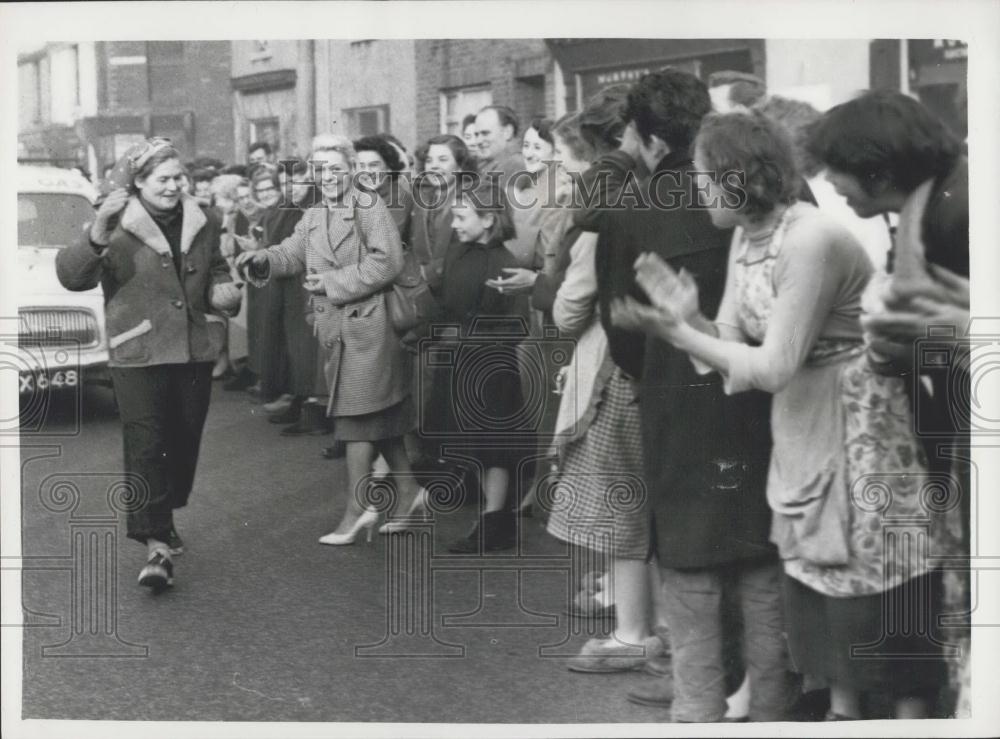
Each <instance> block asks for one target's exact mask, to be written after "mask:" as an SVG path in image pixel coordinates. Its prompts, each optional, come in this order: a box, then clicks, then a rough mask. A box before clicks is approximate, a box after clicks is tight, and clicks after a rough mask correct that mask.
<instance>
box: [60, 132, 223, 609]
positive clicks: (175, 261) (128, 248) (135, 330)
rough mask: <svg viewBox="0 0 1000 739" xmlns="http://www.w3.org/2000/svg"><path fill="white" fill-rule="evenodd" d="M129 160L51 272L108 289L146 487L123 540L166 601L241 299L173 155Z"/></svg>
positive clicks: (127, 437)
mask: <svg viewBox="0 0 1000 739" xmlns="http://www.w3.org/2000/svg"><path fill="white" fill-rule="evenodd" d="M126 158H127V166H128V172H129V175H130V177H129V179H130V183H129V185H128V187H127V188H123V189H119V190H115V191H113V192H112V193H111V194H109V195H108V197H107V198H106V199H105V200H104V202H103V203H102V204H101V206H100V207H99V209H98V210H97V214H96V218H95V220H94V223H93V225H92V226H91V228H90V232H89V234H87V236H86V237H85V240H84V241H83V242H81V243H79V244H76V245H74V246H70V247H67V248H66V249H64V250H62V251H60V252H59V254H58V256H57V257H56V273H57V275H58V277H59V281H60V282H61V283H62V284H63V286H64V287H66V288H67V289H69V290H90V289H92V288H94V287H96V286H97V285H98V284H100V285H101V287H102V289H103V290H104V300H105V306H106V307H105V321H106V324H107V334H108V337H109V339H108V344H109V355H110V356H109V362H108V364H109V366H110V371H111V381H112V383H113V386H114V390H115V398H116V400H117V402H118V407H119V412H120V415H121V419H122V436H123V439H124V444H125V472H126V473H127V474H128V475H130V476H133V477H134V479H135V480H137V481H141V484H140V486H139V489H138V490H136V491H135V501H134V503H135V507H134V510H131V511H130V512H129V513H128V516H127V527H128V537H129V538H131V539H135V540H136V541H140V542H142V543H144V544H145V545H146V564H145V566H144V567H143V568H142V570H141V572H140V573H139V584H140V585H144V586H147V587H150V588H152V589H153V590H154V592H159V591H160V590H162V589H163V588H165V587H167V586H169V585H171V584H172V583H173V561H172V556H173V555H176V554H179V553H181V551H183V544H182V542H181V539H180V536H179V535H178V534H177V530H176V528H175V526H174V519H173V511H174V510H175V509H178V508H182V507H183V506H185V505H186V504H187V501H188V498H189V496H190V494H191V488H192V486H193V483H194V477H195V469H196V467H197V463H198V451H199V448H200V445H201V433H202V428H203V427H204V424H205V416H206V414H207V413H208V404H209V398H210V396H211V390H212V366H213V365H214V363H215V362H216V360H217V359H218V357H219V353H220V351H221V350H222V348H223V343H224V337H225V320H224V318H223V314H229V315H233V314H234V313H235V312H236V311H237V310H238V308H239V305H240V300H241V296H242V294H241V292H240V290H239V288H237V287H236V286H235V285H234V284H233V281H232V277H231V276H230V274H229V266H228V265H227V264H226V260H225V258H224V257H223V256H222V253H221V251H220V250H219V237H220V224H219V222H218V220H217V219H216V218H215V216H214V215H213V214H212V213H210V212H209V211H207V210H205V209H203V208H201V207H200V206H199V205H198V204H197V203H196V202H195V201H194V200H193V199H192V198H190V197H187V196H186V195H185V194H184V193H183V192H182V190H183V184H182V182H183V176H184V169H183V167H182V165H181V161H180V156H179V154H178V152H177V150H176V149H174V148H173V147H172V146H171V145H170V142H169V141H168V140H165V139H152V140H150V141H147V142H146V143H144V144H140V145H137V146H135V147H133V148H132V149H130V150H129V152H128V153H127V154H126Z"/></svg>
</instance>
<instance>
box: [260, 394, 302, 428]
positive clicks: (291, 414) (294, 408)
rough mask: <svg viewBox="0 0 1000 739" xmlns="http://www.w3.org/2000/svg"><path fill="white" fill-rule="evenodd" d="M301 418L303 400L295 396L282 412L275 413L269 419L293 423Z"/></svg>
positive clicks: (272, 421)
mask: <svg viewBox="0 0 1000 739" xmlns="http://www.w3.org/2000/svg"><path fill="white" fill-rule="evenodd" d="M265 407H266V406H265ZM301 418H302V400H301V398H294V399H293V400H292V402H291V403H289V404H288V407H287V408H285V409H284V410H283V411H281V412H280V413H275V414H274V415H273V416H271V417H270V418H268V419H267V420H268V422H269V423H280V424H282V425H288V424H291V423H298V422H299V420H300V419H301Z"/></svg>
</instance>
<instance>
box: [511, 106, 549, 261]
mask: <svg viewBox="0 0 1000 739" xmlns="http://www.w3.org/2000/svg"><path fill="white" fill-rule="evenodd" d="M521 160H522V163H523V165H524V166H523V169H522V170H521V171H519V172H512V173H508V174H509V175H510V176H509V177H508V180H507V195H508V198H509V199H510V204H511V217H512V218H513V221H514V232H515V233H514V237H513V238H512V239H511V241H510V242H509V243H508V244H507V248H508V249H510V251H511V253H512V254H513V255H514V257H515V258H516V259H517V261H518V266H519V267H522V268H524V269H530V270H537V269H539V268H540V267H541V266H542V255H541V252H540V251H539V246H538V233H539V230H540V229H541V223H542V215H543V213H544V211H545V209H547V208H549V207H554V206H555V205H556V204H555V203H549V200H550V199H551V194H552V193H551V192H550V190H551V188H550V187H549V184H548V183H549V177H550V176H551V175H552V174H553V173H552V171H551V170H552V169H553V167H552V121H550V120H549V119H548V118H535V119H533V120H532V121H531V124H530V125H529V126H528V127H527V128H526V129H525V131H524V138H523V139H522V144H521Z"/></svg>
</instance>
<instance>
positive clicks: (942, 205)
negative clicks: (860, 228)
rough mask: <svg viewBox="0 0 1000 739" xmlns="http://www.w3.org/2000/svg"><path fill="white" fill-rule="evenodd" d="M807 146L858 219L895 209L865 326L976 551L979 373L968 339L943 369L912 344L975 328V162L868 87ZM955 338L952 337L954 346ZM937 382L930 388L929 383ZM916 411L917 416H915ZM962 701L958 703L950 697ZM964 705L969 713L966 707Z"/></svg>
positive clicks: (916, 115) (951, 605) (919, 112)
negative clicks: (901, 390)
mask: <svg viewBox="0 0 1000 739" xmlns="http://www.w3.org/2000/svg"><path fill="white" fill-rule="evenodd" d="M807 145H808V149H809V151H810V152H811V153H812V154H813V156H814V157H816V158H817V159H818V160H819V161H821V162H822V163H823V164H824V165H825V166H826V167H827V169H828V173H827V179H829V181H830V183H831V184H832V185H833V187H834V188H835V189H836V190H837V192H838V193H840V194H841V195H843V196H844V197H846V198H847V202H848V204H849V205H850V206H851V207H852V208H853V209H854V212H855V213H857V215H858V216H860V217H861V218H872V217H873V216H876V215H881V216H882V217H883V218H885V219H886V221H888V216H889V214H890V213H899V227H898V232H897V233H896V237H895V242H896V243H895V244H894V245H893V247H892V250H891V252H890V258H889V262H888V264H887V272H888V274H886V275H881V276H880V277H881V279H880V280H879V283H880V286H881V287H880V289H879V290H878V291H877V292H876V294H875V295H873V296H872V298H873V299H872V300H871V301H870V302H869V303H868V304H867V305H866V306H865V307H866V315H864V316H863V317H862V325H863V326H864V327H865V330H866V331H867V332H868V335H869V340H870V342H871V346H872V348H873V349H874V350H876V351H877V353H878V358H879V361H880V362H882V363H883V365H884V366H885V367H886V369H887V370H888V371H897V372H903V373H907V374H911V376H913V377H916V376H917V375H920V376H921V379H923V380H925V381H926V382H927V383H928V384H925V382H912V381H911V382H909V383H907V389H908V390H909V391H910V395H911V401H912V402H913V404H914V405H913V410H914V416H915V418H916V419H917V422H918V424H919V427H920V429H921V432H922V434H923V436H922V438H923V441H924V450H925V452H926V453H927V456H928V459H929V464H930V469H931V471H932V473H935V474H937V475H945V476H950V477H951V478H952V479H953V480H956V481H957V482H958V484H959V487H960V488H961V490H962V491H965V492H966V494H964V495H961V501H962V503H961V506H960V507H961V519H962V520H961V526H960V530H959V531H958V532H957V533H956V536H957V538H958V541H957V543H956V548H957V549H958V551H959V552H960V553H961V556H963V557H967V556H968V554H969V551H970V549H969V536H970V531H969V529H970V523H969V517H970V508H969V505H970V500H969V499H970V495H969V494H968V491H969V490H970V487H969V485H970V479H969V477H970V470H969V466H968V464H967V463H966V462H964V461H963V459H964V456H965V453H964V452H960V451H959V452H956V447H957V449H959V450H960V449H962V448H963V447H965V448H967V446H968V444H969V438H968V434H969V432H968V429H969V417H968V414H969V412H970V404H969V402H968V398H969V397H970V385H971V378H970V374H969V364H968V357H969V352H968V344H967V343H965V342H961V341H960V342H957V344H956V345H955V347H953V348H954V349H957V351H951V350H950V349H949V351H948V353H949V354H950V356H952V358H953V360H952V361H951V362H950V363H948V364H947V365H944V366H938V367H930V366H914V357H916V356H919V355H918V353H917V352H916V349H917V347H916V346H915V345H914V342H916V341H919V340H922V339H923V340H926V339H928V337H930V336H931V335H932V332H931V329H932V328H936V329H937V331H938V333H939V334H940V332H941V329H942V327H946V330H951V331H953V332H954V336H955V337H961V336H963V335H964V334H965V332H966V331H967V330H968V326H969V169H968V167H969V164H968V159H967V158H966V156H965V153H964V151H963V147H962V144H961V142H959V141H958V139H957V138H956V137H955V136H954V135H953V134H952V132H951V131H950V130H949V129H948V127H947V126H946V125H945V124H944V123H943V122H942V121H941V120H939V119H938V118H936V117H935V116H934V115H933V114H932V113H931V112H930V111H929V110H928V109H927V108H925V107H924V106H923V105H921V104H920V103H918V102H917V101H915V100H913V99H912V98H909V97H907V96H905V95H902V94H900V93H895V92H871V93H867V94H865V95H862V96H860V97H858V98H856V99H854V100H851V101H849V102H847V103H844V104H843V105H838V106H836V107H835V108H832V109H831V110H829V111H828V112H827V113H826V114H825V115H824V116H823V118H822V119H820V120H819V121H818V122H817V123H815V124H814V126H813V127H812V130H811V131H810V137H809V141H808V144H807ZM949 343H952V342H949ZM928 385H929V387H928ZM918 414H919V415H918ZM944 588H945V594H944V598H945V600H946V602H947V605H946V607H945V608H946V610H947V611H949V612H952V613H968V612H969V608H970V606H969V583H968V576H967V575H964V574H962V573H959V572H947V573H945V578H944ZM949 641H957V642H959V643H960V644H962V645H963V646H964V647H966V648H964V649H962V650H961V651H962V658H961V659H960V660H953V661H951V662H950V665H951V666H952V667H953V669H955V670H960V669H961V670H962V675H961V677H960V676H959V675H953V676H952V677H953V686H952V687H953V689H954V690H955V691H958V690H959V688H961V689H962V691H963V693H965V694H966V695H967V693H968V672H967V670H965V669H964V668H966V667H967V666H968V661H967V657H968V649H967V647H968V642H969V633H968V626H967V625H966V624H962V626H961V627H957V628H956V633H955V636H953V637H951V638H949ZM953 699H954V698H953ZM960 710H961V709H960Z"/></svg>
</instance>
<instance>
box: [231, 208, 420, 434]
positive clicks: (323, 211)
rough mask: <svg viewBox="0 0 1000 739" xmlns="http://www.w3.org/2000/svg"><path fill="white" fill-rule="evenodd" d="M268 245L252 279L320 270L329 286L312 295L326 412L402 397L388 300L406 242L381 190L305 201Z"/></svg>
mask: <svg viewBox="0 0 1000 739" xmlns="http://www.w3.org/2000/svg"><path fill="white" fill-rule="evenodd" d="M266 253H267V258H268V261H267V264H266V266H265V267H264V268H263V269H262V270H261V271H258V272H255V273H253V274H249V275H248V279H249V280H250V281H251V282H254V283H255V284H264V283H265V282H266V280H267V279H268V278H270V277H288V276H291V275H300V274H304V273H305V272H306V271H307V270H308V271H309V272H313V273H316V274H319V275H322V277H323V285H324V287H325V288H326V294H325V295H324V294H320V295H313V297H312V301H313V311H314V316H315V324H314V331H315V333H316V337H317V339H318V340H319V341H320V342H321V343H322V344H323V346H324V347H325V350H326V352H327V355H328V359H327V362H326V378H327V382H328V385H329V388H330V402H329V405H328V407H327V413H328V414H329V415H332V416H357V415H363V414H368V413H374V412H376V411H380V410H383V409H385V408H388V407H390V406H392V405H395V404H396V403H398V402H400V401H401V400H402V399H403V398H405V397H406V395H407V394H408V393H409V392H410V376H409V374H410V371H409V366H408V364H407V361H406V354H405V351H404V349H403V346H402V344H401V343H400V341H399V337H398V336H397V334H396V332H395V330H394V329H393V327H392V322H391V321H390V320H389V315H388V311H387V310H386V303H385V292H386V289H387V288H389V286H390V285H391V284H392V282H393V280H395V278H396V277H397V276H398V275H399V273H400V272H401V271H402V269H403V246H402V243H401V242H400V238H399V231H398V229H397V228H396V225H395V223H394V222H393V219H392V216H391V215H390V214H389V210H388V209H387V208H386V205H385V203H384V202H383V201H382V200H381V198H379V197H378V196H377V195H375V194H374V193H370V192H358V191H356V190H352V191H349V192H348V193H347V194H346V195H345V196H344V199H343V201H342V202H341V203H337V204H330V205H328V206H327V207H315V208H309V209H308V210H306V213H305V215H304V216H303V217H302V220H300V221H299V222H298V224H297V225H296V227H295V231H294V232H293V233H292V235H291V236H289V237H288V238H287V239H285V240H284V241H282V242H281V243H280V244H277V245H275V246H271V247H269V248H268V249H267V250H266Z"/></svg>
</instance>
